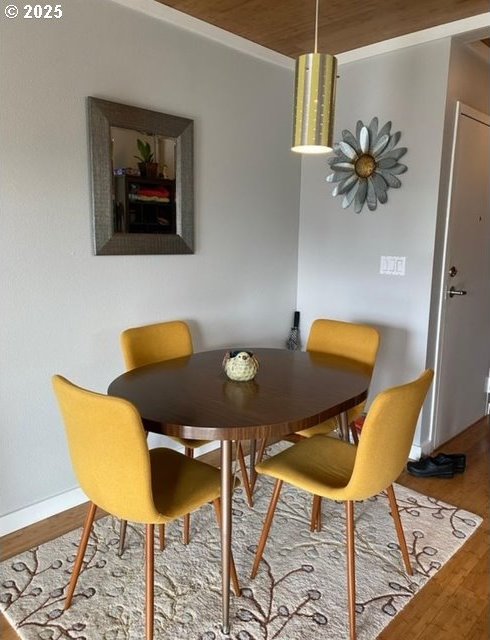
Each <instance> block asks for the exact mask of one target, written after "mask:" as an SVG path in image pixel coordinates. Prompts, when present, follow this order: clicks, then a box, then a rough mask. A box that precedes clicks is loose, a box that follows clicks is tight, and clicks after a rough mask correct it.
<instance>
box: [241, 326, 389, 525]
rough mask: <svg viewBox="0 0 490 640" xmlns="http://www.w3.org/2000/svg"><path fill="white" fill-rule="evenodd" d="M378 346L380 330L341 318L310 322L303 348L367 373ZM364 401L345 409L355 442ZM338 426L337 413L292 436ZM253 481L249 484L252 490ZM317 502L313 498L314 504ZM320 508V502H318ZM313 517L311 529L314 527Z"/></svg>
mask: <svg viewBox="0 0 490 640" xmlns="http://www.w3.org/2000/svg"><path fill="white" fill-rule="evenodd" d="M378 348H379V333H378V332H377V330H376V329H374V328H373V327H370V326H368V325H365V324H355V323H352V322H341V321H340V320H328V319H323V318H321V319H317V320H315V321H314V322H313V324H312V325H311V329H310V333H309V336H308V341H307V343H306V351H311V352H317V353H325V354H327V355H332V356H340V357H342V358H348V359H349V360H353V361H354V362H356V363H357V364H359V365H360V367H361V369H363V370H364V371H365V372H366V373H367V374H368V375H372V373H373V369H374V365H375V362H376V355H377V353H378ZM365 404H366V403H365V402H361V403H360V404H358V405H357V406H356V407H353V408H352V409H349V410H348V412H347V421H348V424H349V425H351V433H352V437H353V439H354V442H356V443H357V431H356V429H355V428H354V426H353V422H354V420H356V419H357V418H358V417H359V416H360V415H361V414H362V412H363V410H364V406H365ZM339 427H340V421H339V416H334V417H333V418H330V419H329V420H326V421H325V422H321V423H320V424H317V425H315V426H314V427H310V428H309V429H304V430H303V431H298V432H297V433H296V434H294V435H295V437H299V438H311V437H312V436H316V435H319V434H324V435H325V434H328V433H331V432H332V431H335V429H338V428H339ZM266 444H267V441H266V440H265V439H264V440H262V441H261V443H260V447H259V452H258V456H257V460H258V461H259V462H260V461H261V460H262V457H263V455H264V451H265V447H266ZM253 489H254V485H252V491H253ZM316 504H317V503H316V502H315V505H316ZM318 505H319V508H321V504H320V502H318ZM313 527H314V525H313V517H312V530H313Z"/></svg>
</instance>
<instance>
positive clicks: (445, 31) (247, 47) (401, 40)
mask: <svg viewBox="0 0 490 640" xmlns="http://www.w3.org/2000/svg"><path fill="white" fill-rule="evenodd" d="M108 1H109V2H112V3H114V4H118V5H121V6H123V7H126V8H127V9H131V10H133V11H139V12H140V13H144V14H146V15H148V16H151V17H152V18H155V19H157V20H161V21H163V22H167V23H169V24H173V25H174V26H176V27H178V28H181V29H185V30H187V31H191V32H192V33H195V34H197V35H200V36H203V37H205V38H209V39H210V40H213V41H214V42H218V43H219V44H222V45H224V46H227V47H231V48H233V49H236V50H237V51H241V52H242V53H246V54H248V55H251V56H253V57H255V58H260V59H261V60H264V61H266V62H270V63H272V64H276V65H279V66H281V67H285V68H287V69H294V64H295V61H294V59H292V58H290V57H289V56H284V55H282V54H280V53H278V52H277V51H272V49H268V48H267V47H263V46H261V45H259V44H256V43H255V42H251V41H250V40H247V39H246V38H242V37H241V36H237V35H235V34H233V33H230V32H229V31H225V30H224V29H220V28H219V27H215V26H214V25H212V24H208V23H207V22H204V21H203V20H199V19H197V18H193V17H192V16H189V15H187V14H185V13H182V12H181V11H177V10H176V9H172V8H171V7H168V6H166V5H163V4H161V3H159V2H155V0H108ZM473 31H475V32H476V33H477V34H483V35H482V37H485V34H486V37H488V35H490V12H487V13H482V14H479V15H477V16H472V17H470V18H464V19H463V20H456V21H454V22H448V23H447V24H443V25H439V26H437V27H431V28H430V29H423V30H421V31H415V32H414V33H409V34H407V35H404V36H399V37H397V38H391V39H390V40H384V41H383V42H377V43H375V44H372V45H368V46H366V47H359V49H352V50H351V51H345V52H344V53H339V54H337V56H336V57H337V60H338V63H339V64H348V63H350V62H357V61H359V60H364V59H366V58H371V57H373V56H377V55H381V54H383V53H389V52H391V51H396V50H397V49H404V48H406V47H412V46H414V45H418V44H424V43H427V42H431V41H433V40H440V39H441V38H448V37H452V36H461V35H464V34H468V33H471V32H473ZM476 39H479V36H478V35H475V40H476Z"/></svg>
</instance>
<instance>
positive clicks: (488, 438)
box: [0, 417, 490, 640]
mask: <svg viewBox="0 0 490 640" xmlns="http://www.w3.org/2000/svg"><path fill="white" fill-rule="evenodd" d="M442 450H443V451H444V452H446V453H451V452H452V453H455V452H458V453H466V456H467V468H466V472H465V473H464V474H461V475H457V476H455V477H454V478H453V479H451V480H441V479H438V478H414V477H413V476H410V475H409V474H407V473H406V472H404V473H403V474H402V475H401V477H400V478H399V483H400V484H403V485H405V486H407V487H410V488H412V489H414V490H415V491H419V492H420V493H424V494H426V495H431V496H434V497H436V498H439V499H441V500H444V501H446V502H449V503H450V504H454V505H457V506H459V507H462V508H464V509H468V510H469V511H472V512H473V513H477V514H479V515H480V516H482V517H483V518H484V520H483V523H482V525H481V526H480V527H479V528H478V530H477V531H476V532H475V533H474V534H473V536H472V537H471V538H470V539H469V540H468V542H466V543H465V545H464V546H463V548H462V549H461V550H460V551H458V553H456V554H455V556H454V557H453V558H452V559H451V560H450V561H449V562H448V563H447V564H446V565H445V566H444V567H443V568H442V569H441V570H440V571H439V573H438V574H437V575H436V576H435V577H434V578H432V580H430V582H429V583H428V584H427V585H426V586H425V587H424V588H423V590H422V591H421V593H420V594H418V595H417V596H415V597H414V598H413V600H412V601H411V602H410V604H408V605H407V606H406V607H405V609H404V610H403V611H402V612H401V613H400V614H399V615H398V616H397V617H396V618H395V619H394V620H393V622H392V623H391V624H390V625H389V626H388V627H387V628H386V629H385V630H384V631H383V632H382V633H381V634H380V636H379V639H380V640H407V639H408V638H409V639H410V640H455V639H456V638H457V639H458V640H487V639H488V638H489V637H490V626H489V567H490V548H489V539H490V509H489V504H490V472H489V470H490V464H489V463H490V420H489V418H488V417H486V418H484V419H483V420H481V421H479V422H478V423H476V424H475V425H473V426H471V427H469V428H468V429H467V430H466V431H464V432H463V433H462V434H460V435H459V436H457V437H456V438H454V439H453V440H452V441H451V442H449V443H447V444H445V445H444V446H443V447H442ZM216 459H217V456H216V455H215V454H214V455H213V453H212V454H208V456H206V461H208V462H211V463H215V462H216ZM85 513H86V505H81V506H79V507H75V508H73V509H70V510H69V511H65V512H64V513H61V514H59V515H56V516H53V517H52V518H48V519H47V520H43V521H42V522H39V523H37V524H35V525H32V526H30V527H26V528H25V529H21V530H20V531H16V532H14V533H12V534H10V535H7V536H4V537H3V538H1V539H0V548H1V552H0V560H4V559H6V558H10V557H12V556H14V555H16V554H18V553H21V552H22V551H25V550H26V549H30V548H31V547H33V546H35V545H39V544H42V543H43V542H46V541H48V540H51V539H53V538H56V537H58V536H60V535H62V534H64V533H66V532H68V531H71V530H72V529H74V528H76V527H79V526H81V525H82V523H83V519H84V517H85ZM346 615H347V613H346ZM0 637H1V638H2V640H18V638H19V636H18V635H17V634H16V633H15V631H14V630H13V629H12V628H11V627H10V626H9V624H8V623H7V622H6V620H5V618H4V617H3V616H1V617H0ZM93 640H95V639H93Z"/></svg>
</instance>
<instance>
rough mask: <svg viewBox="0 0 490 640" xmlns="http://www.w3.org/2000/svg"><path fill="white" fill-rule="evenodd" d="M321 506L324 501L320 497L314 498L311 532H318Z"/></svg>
mask: <svg viewBox="0 0 490 640" xmlns="http://www.w3.org/2000/svg"><path fill="white" fill-rule="evenodd" d="M321 505H322V499H321V498H320V496H313V503H312V506H311V521H310V531H316V530H317V529H318V518H319V512H320V511H321ZM320 518H321V516H320ZM318 531H320V529H318Z"/></svg>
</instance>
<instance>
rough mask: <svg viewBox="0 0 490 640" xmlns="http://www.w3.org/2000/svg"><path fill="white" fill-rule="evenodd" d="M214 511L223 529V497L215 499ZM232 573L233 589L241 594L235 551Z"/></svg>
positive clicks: (219, 526) (231, 560)
mask: <svg viewBox="0 0 490 640" xmlns="http://www.w3.org/2000/svg"><path fill="white" fill-rule="evenodd" d="M213 506H214V511H215V513H216V520H217V521H218V528H219V529H221V498H216V500H213ZM230 574H231V582H232V584H233V591H234V592H235V595H236V596H239V595H240V594H241V592H242V591H241V589H240V583H239V582H238V574H237V572H236V567H235V560H234V559H233V552H231V555H230Z"/></svg>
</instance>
